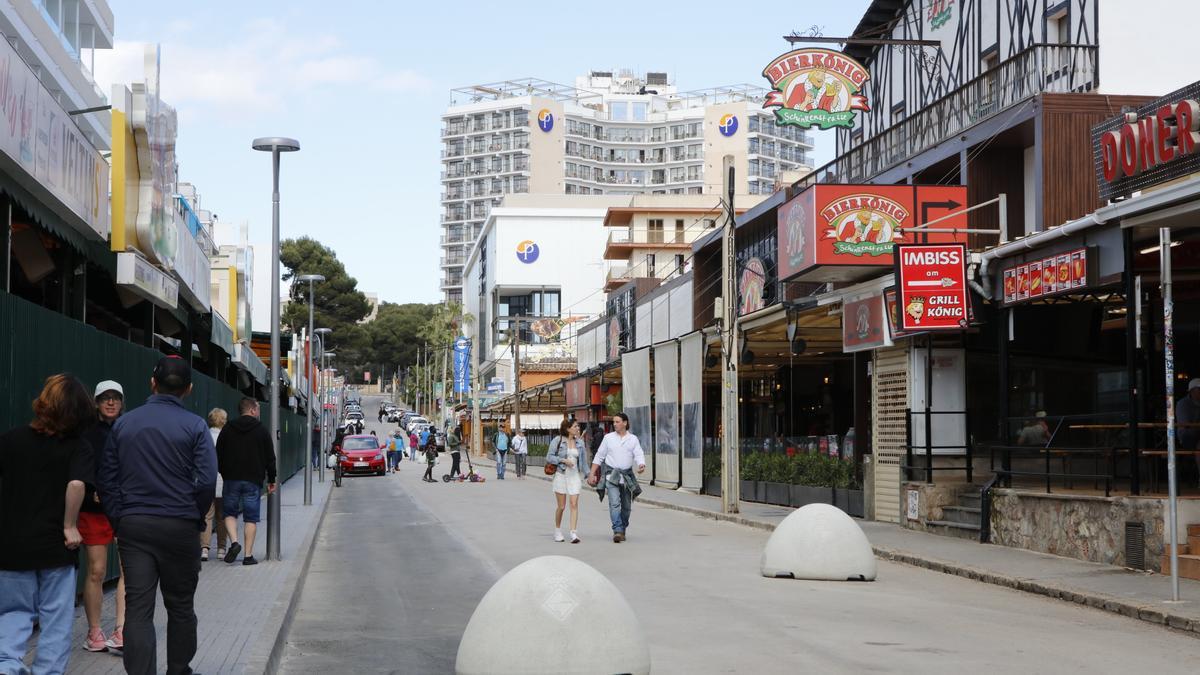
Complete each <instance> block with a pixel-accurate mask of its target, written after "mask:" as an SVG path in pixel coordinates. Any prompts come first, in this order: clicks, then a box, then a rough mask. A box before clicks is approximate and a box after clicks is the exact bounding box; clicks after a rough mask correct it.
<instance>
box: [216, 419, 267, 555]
mask: <svg viewBox="0 0 1200 675" xmlns="http://www.w3.org/2000/svg"><path fill="white" fill-rule="evenodd" d="M238 412H239V413H240V414H241V417H239V418H237V419H236V420H234V421H232V422H230V423H229V424H226V425H225V428H224V429H222V430H221V435H220V436H218V437H217V468H218V470H219V471H220V473H221V478H223V479H224V480H225V485H224V489H223V491H222V494H223V497H222V506H224V508H225V529H226V530H228V532H229V541H231V542H233V543H231V544H230V545H229V550H227V551H226V552H225V562H227V563H232V562H233V561H235V560H237V556H238V553H240V552H241V551H242V545H241V544H240V543H238V535H237V517H238V516H239V515H241V516H242V520H243V521H244V522H245V530H246V533H245V534H246V537H245V538H246V555H245V557H244V558H242V564H243V565H257V564H258V561H257V560H255V559H254V535H255V533H256V532H257V530H258V520H259V502H260V500H261V498H262V495H261V493H260V492H259V490H260V486H261V485H262V483H263V480H266V482H267V493H268V494H271V493H274V492H275V446H274V445H273V444H272V443H271V434H270V432H268V431H267V428H266V427H264V426H263V424H262V422H260V421H259V419H258V416H259V409H258V401H256V400H254V399H252V398H243V399H242V401H241V403H239V404H238Z"/></svg>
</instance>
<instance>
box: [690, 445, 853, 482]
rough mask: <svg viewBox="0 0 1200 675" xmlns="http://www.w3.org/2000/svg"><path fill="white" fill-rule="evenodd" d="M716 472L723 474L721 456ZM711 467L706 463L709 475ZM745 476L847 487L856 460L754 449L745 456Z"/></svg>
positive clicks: (743, 476) (769, 480)
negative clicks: (791, 454)
mask: <svg viewBox="0 0 1200 675" xmlns="http://www.w3.org/2000/svg"><path fill="white" fill-rule="evenodd" d="M716 464H717V469H716V473H715V474H714V475H720V458H719V457H718V458H717V463H716ZM708 470H709V467H708V466H707V465H706V466H705V475H708V473H707V472H708ZM741 479H742V480H759V481H767V482H770V483H789V484H791V485H808V486H811V487H833V488H839V489H847V488H850V487H852V485H853V482H854V464H853V463H852V462H849V461H846V460H842V459H838V458H837V457H829V456H828V455H821V454H817V453H805V452H801V453H796V454H795V455H794V456H792V457H788V456H787V454H786V453H782V452H751V453H747V454H746V455H743V456H742V458H741Z"/></svg>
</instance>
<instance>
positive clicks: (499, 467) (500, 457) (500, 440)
mask: <svg viewBox="0 0 1200 675" xmlns="http://www.w3.org/2000/svg"><path fill="white" fill-rule="evenodd" d="M507 461H508V434H506V433H504V427H503V426H501V427H500V428H499V429H497V430H496V480H504V469H505V466H504V465H505V463H506V462H507Z"/></svg>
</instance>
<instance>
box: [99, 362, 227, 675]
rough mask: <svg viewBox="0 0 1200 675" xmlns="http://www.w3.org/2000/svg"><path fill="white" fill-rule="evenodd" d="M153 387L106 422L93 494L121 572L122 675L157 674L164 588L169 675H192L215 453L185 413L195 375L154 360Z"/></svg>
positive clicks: (202, 428)
mask: <svg viewBox="0 0 1200 675" xmlns="http://www.w3.org/2000/svg"><path fill="white" fill-rule="evenodd" d="M150 390H151V391H152V392H153V395H152V396H150V398H149V399H147V400H146V403H145V405H143V406H141V407H139V408H136V409H134V410H132V411H131V412H129V413H127V414H125V416H123V417H122V418H121V419H119V420H118V421H117V423H116V424H115V425H113V429H112V433H111V434H110V436H109V439H108V444H107V445H105V447H104V450H103V451H102V452H101V455H100V462H99V465H100V468H99V471H98V472H97V477H96V481H97V489H98V490H99V492H100V503H101V504H102V505H103V506H104V509H105V511H106V512H107V513H108V517H109V520H111V521H112V523H113V526H114V527H115V529H116V533H117V547H118V549H119V550H120V553H121V565H122V567H123V568H124V570H125V602H126V610H125V630H124V633H125V654H124V666H125V671H126V672H127V673H135V674H142V673H146V674H149V673H156V672H157V671H158V663H157V652H158V648H157V644H156V642H157V640H156V636H155V632H154V604H155V595H156V593H157V589H158V586H159V584H161V585H162V596H163V605H164V606H165V607H166V610H167V673H190V672H191V668H190V666H189V664H190V663H191V660H192V657H194V656H195V654H196V624H197V622H196V613H195V611H194V609H193V604H194V603H193V601H194V598H195V594H196V583H197V582H198V581H199V577H200V538H199V536H198V535H197V533H198V532H200V531H201V530H203V529H204V514H205V513H206V512H207V511H208V505H209V504H211V503H212V500H213V494H214V492H215V490H216V483H217V453H216V449H215V448H214V447H213V442H212V436H210V435H209V433H208V425H207V424H205V422H204V420H203V419H202V418H200V417H199V416H198V415H196V414H194V413H192V412H189V411H188V410H187V409H185V408H184V407H183V398H184V397H185V396H187V395H188V394H190V393H191V391H192V369H191V367H190V366H188V364H187V363H186V362H185V361H183V360H182V359H180V358H178V357H173V356H168V357H164V358H162V359H160V360H159V362H158V365H157V366H155V368H154V374H153V377H152V378H151V379H150Z"/></svg>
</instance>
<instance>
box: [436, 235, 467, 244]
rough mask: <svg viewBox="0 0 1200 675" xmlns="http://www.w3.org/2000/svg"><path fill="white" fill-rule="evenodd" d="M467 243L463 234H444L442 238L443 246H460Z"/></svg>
mask: <svg viewBox="0 0 1200 675" xmlns="http://www.w3.org/2000/svg"><path fill="white" fill-rule="evenodd" d="M465 241H466V239H465V238H464V237H463V233H462V232H452V233H450V234H443V235H442V237H441V244H442V246H460V245H462V244H463V243H464V242H465Z"/></svg>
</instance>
